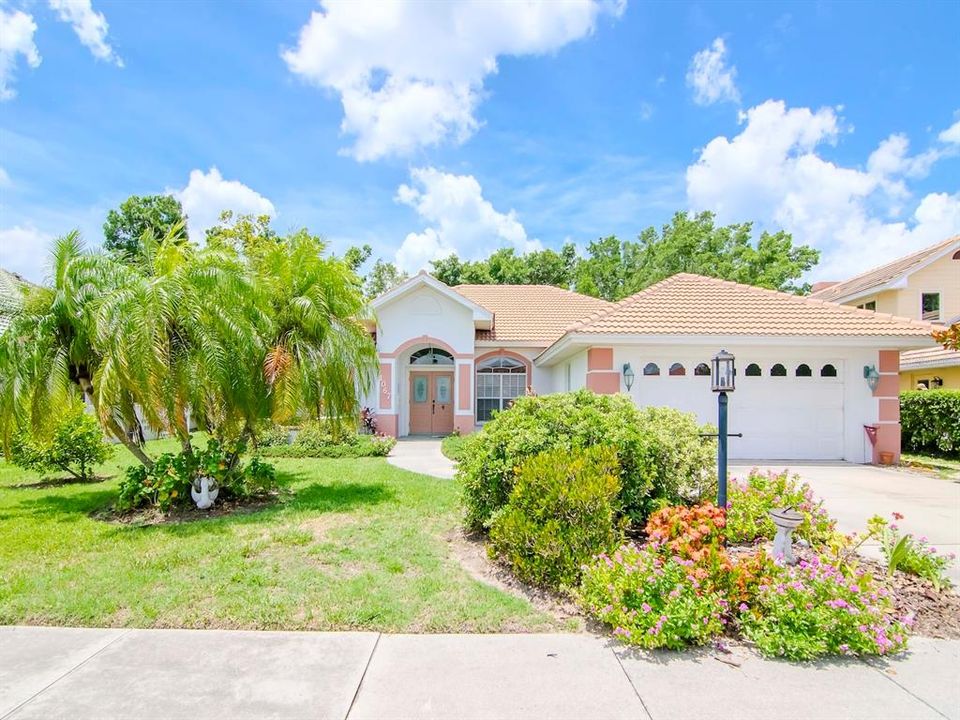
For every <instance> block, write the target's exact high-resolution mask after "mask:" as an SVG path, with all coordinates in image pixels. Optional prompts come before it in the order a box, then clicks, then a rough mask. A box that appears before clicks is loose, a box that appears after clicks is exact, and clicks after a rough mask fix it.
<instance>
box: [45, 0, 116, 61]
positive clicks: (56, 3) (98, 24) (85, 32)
mask: <svg viewBox="0 0 960 720" xmlns="http://www.w3.org/2000/svg"><path fill="white" fill-rule="evenodd" d="M50 9H51V10H55V11H56V13H57V16H58V17H59V18H60V19H61V20H62V21H63V22H66V23H70V24H71V25H72V26H73V32H74V33H76V35H77V37H78V38H79V39H80V42H82V43H83V44H84V45H85V46H86V47H87V49H88V50H90V52H91V53H93V56H94V57H95V58H97V59H98V60H106V61H107V62H112V63H114V64H115V65H116V66H117V67H123V60H122V59H121V58H120V56H119V55H117V53H116V52H114V50H113V48H112V47H110V45H109V43H107V32H108V31H109V29H110V26H109V25H108V24H107V19H106V18H105V17H104V16H103V13H100V12H97V11H96V10H94V9H93V5H92V4H91V2H90V0H50Z"/></svg>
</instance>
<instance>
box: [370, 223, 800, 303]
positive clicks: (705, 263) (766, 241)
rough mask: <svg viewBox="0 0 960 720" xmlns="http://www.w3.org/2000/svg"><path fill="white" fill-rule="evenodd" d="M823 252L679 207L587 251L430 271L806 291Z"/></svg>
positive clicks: (588, 288)
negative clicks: (696, 278) (681, 279)
mask: <svg viewBox="0 0 960 720" xmlns="http://www.w3.org/2000/svg"><path fill="white" fill-rule="evenodd" d="M818 260H819V251H817V250H815V249H814V248H811V247H809V246H806V245H794V244H793V239H792V237H791V236H790V234H789V233H786V232H783V231H779V232H776V233H770V232H766V231H764V232H762V233H761V234H760V236H759V237H758V238H756V239H754V233H753V224H752V223H738V224H733V225H717V224H716V221H715V217H714V215H713V213H710V212H702V213H697V214H694V215H690V214H688V213H686V212H678V213H676V214H675V215H674V216H673V218H672V219H671V221H670V222H669V223H668V224H666V225H664V226H663V227H662V228H659V229H657V228H655V227H649V228H647V229H646V230H644V231H643V232H642V233H640V235H639V236H638V238H637V240H636V241H630V240H620V239H619V238H617V237H616V236H613V235H611V236H609V237H604V238H600V239H598V240H595V241H593V242H591V243H589V245H588V246H587V248H586V252H585V253H584V255H583V256H582V257H578V255H577V251H576V248H575V246H574V245H573V243H566V244H565V245H564V246H563V247H562V248H561V249H560V251H559V252H557V251H555V250H549V249H548V250H540V251H536V252H531V253H526V254H523V255H520V254H517V252H516V251H515V250H513V249H512V248H501V249H499V250H496V251H494V252H493V253H492V254H491V255H490V256H489V257H487V258H486V259H483V260H461V259H460V258H459V257H457V256H456V255H449V256H447V257H444V258H441V259H439V260H434V261H433V262H432V271H431V272H432V273H433V275H434V276H435V277H436V278H437V279H439V280H442V281H443V282H445V283H447V284H448V285H460V284H481V285H556V286H558V287H563V288H569V289H575V290H576V291H577V292H581V293H584V294H586V295H592V296H595V297H602V298H605V299H607V300H620V299H622V298H624V297H626V296H628V295H631V294H633V293H635V292H639V291H640V290H643V289H644V288H646V287H649V286H650V285H653V284H654V283H657V282H659V281H660V280H663V279H665V278H668V277H670V276H671V275H674V274H676V273H679V272H688V273H696V274H699V275H709V276H711V277H718V278H722V279H725V280H733V281H735V282H740V283H746V284H749V285H758V286H760V287H766V288H771V289H774V290H782V291H785V292H794V293H805V292H808V291H809V286H808V285H807V284H806V283H802V282H800V280H801V278H802V277H803V275H804V273H806V272H807V271H808V270H810V269H811V268H812V267H813V266H814V265H816V264H817V262H818ZM368 282H369V276H368Z"/></svg>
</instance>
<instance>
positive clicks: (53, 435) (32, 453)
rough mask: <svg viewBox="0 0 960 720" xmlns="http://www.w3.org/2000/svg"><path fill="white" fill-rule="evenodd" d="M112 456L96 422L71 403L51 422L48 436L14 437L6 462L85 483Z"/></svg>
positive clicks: (81, 405) (22, 434)
mask: <svg viewBox="0 0 960 720" xmlns="http://www.w3.org/2000/svg"><path fill="white" fill-rule="evenodd" d="M112 453H113V448H111V447H110V445H108V444H107V442H106V441H105V440H104V437H103V432H102V431H101V430H100V425H99V424H98V423H97V421H96V419H95V418H94V417H93V416H92V415H89V414H87V413H86V412H85V410H84V406H83V403H81V402H75V403H72V404H71V405H70V406H69V407H68V408H67V410H66V411H65V412H64V413H63V415H62V416H61V417H59V418H58V419H57V420H56V421H55V422H54V424H53V426H52V428H51V429H50V431H49V434H43V435H39V436H36V435H31V434H29V433H28V432H26V431H21V432H19V433H17V435H16V437H15V438H14V440H13V443H12V446H11V448H10V461H11V462H12V463H13V464H14V465H16V466H17V467H21V468H23V469H25V470H33V471H35V472H38V473H47V472H53V471H56V470H60V471H63V472H66V473H69V474H70V475H72V476H73V477H74V478H76V479H77V480H80V481H86V480H90V479H91V478H92V477H93V471H94V468H95V467H96V466H97V465H99V464H101V463H103V462H105V461H106V460H107V458H109V457H110V455H111V454H112Z"/></svg>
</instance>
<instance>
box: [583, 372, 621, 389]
mask: <svg viewBox="0 0 960 720" xmlns="http://www.w3.org/2000/svg"><path fill="white" fill-rule="evenodd" d="M587 389H589V390H593V391H594V392H595V393H599V394H600V395H615V394H616V393H618V392H620V373H618V372H614V371H612V370H607V371H595V372H589V373H587Z"/></svg>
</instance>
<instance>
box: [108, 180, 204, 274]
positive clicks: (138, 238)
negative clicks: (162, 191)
mask: <svg viewBox="0 0 960 720" xmlns="http://www.w3.org/2000/svg"><path fill="white" fill-rule="evenodd" d="M148 234H149V235H152V236H153V237H154V238H156V239H161V238H167V239H173V240H177V241H181V240H186V239H187V218H186V216H185V215H184V214H183V207H182V206H181V205H180V201H179V200H177V199H176V198H175V197H173V196H172V195H131V196H130V197H128V198H127V199H126V200H124V201H123V202H122V203H121V204H120V207H119V208H117V209H116V210H111V211H110V212H108V213H107V221H106V222H105V223H104V224H103V236H104V240H103V247H104V248H105V249H106V250H107V251H109V252H112V253H115V254H117V255H119V256H121V257H126V258H128V259H134V260H135V259H137V258H139V256H140V255H141V253H142V252H143V238H144V236H145V235H148Z"/></svg>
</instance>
